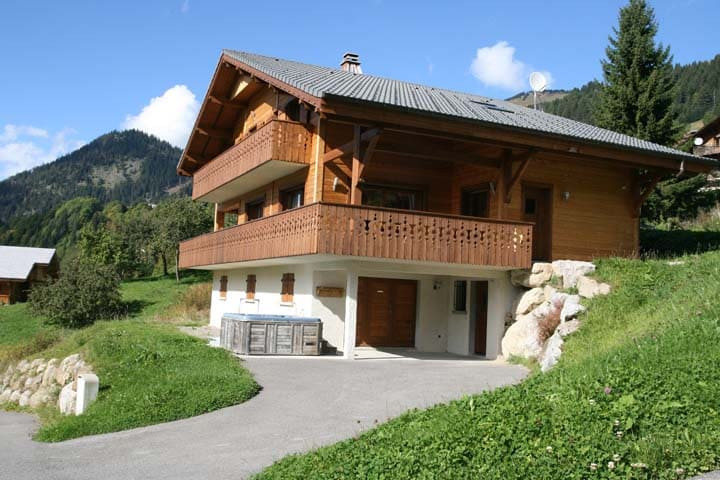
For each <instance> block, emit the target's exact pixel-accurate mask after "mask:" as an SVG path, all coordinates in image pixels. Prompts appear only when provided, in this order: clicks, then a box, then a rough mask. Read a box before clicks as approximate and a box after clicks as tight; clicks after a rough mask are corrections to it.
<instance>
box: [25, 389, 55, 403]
mask: <svg viewBox="0 0 720 480" xmlns="http://www.w3.org/2000/svg"><path fill="white" fill-rule="evenodd" d="M51 401H52V394H51V392H50V389H48V388H47V387H40V388H38V390H37V392H35V393H33V394H32V396H31V397H30V401H29V405H30V408H38V407H41V406H43V405H47V404H48V403H50V402H51Z"/></svg>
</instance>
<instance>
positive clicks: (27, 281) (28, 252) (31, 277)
mask: <svg viewBox="0 0 720 480" xmlns="http://www.w3.org/2000/svg"><path fill="white" fill-rule="evenodd" d="M57 264H58V261H57V255H55V249H54V248H30V247H11V246H7V245H0V305H2V304H12V303H15V302H21V301H24V300H25V298H26V297H27V292H28V290H30V288H32V286H33V285H34V284H36V283H42V282H46V281H47V280H48V279H50V278H52V277H54V276H55V275H57V270H58V265H57Z"/></svg>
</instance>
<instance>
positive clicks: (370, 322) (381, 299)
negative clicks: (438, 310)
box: [356, 277, 417, 347]
mask: <svg viewBox="0 0 720 480" xmlns="http://www.w3.org/2000/svg"><path fill="white" fill-rule="evenodd" d="M416 301H417V281H415V280H397V279H391V278H370V277H360V278H359V279H358V303H357V337H356V338H357V341H356V343H357V345H359V346H372V347H414V346H415V308H416Z"/></svg>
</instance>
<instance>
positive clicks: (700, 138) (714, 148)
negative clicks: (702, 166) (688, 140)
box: [693, 117, 720, 160]
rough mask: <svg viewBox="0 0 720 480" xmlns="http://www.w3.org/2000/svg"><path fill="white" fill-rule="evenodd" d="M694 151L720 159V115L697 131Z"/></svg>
mask: <svg viewBox="0 0 720 480" xmlns="http://www.w3.org/2000/svg"><path fill="white" fill-rule="evenodd" d="M694 137H695V138H694V139H693V153H694V154H695V155H698V156H701V157H710V158H715V159H719V160H720V117H718V118H716V119H715V120H713V121H712V122H710V123H708V124H707V125H705V126H704V127H703V128H701V129H700V130H698V131H697V132H695V134H694Z"/></svg>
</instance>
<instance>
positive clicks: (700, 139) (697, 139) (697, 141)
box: [693, 137, 705, 147]
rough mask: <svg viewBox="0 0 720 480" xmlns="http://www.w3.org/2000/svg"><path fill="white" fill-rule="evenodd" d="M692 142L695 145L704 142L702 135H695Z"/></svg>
mask: <svg viewBox="0 0 720 480" xmlns="http://www.w3.org/2000/svg"><path fill="white" fill-rule="evenodd" d="M693 143H694V144H695V146H697V147H699V146H700V145H702V144H703V143H705V140H703V138H702V137H695V140H694V141H693Z"/></svg>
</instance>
